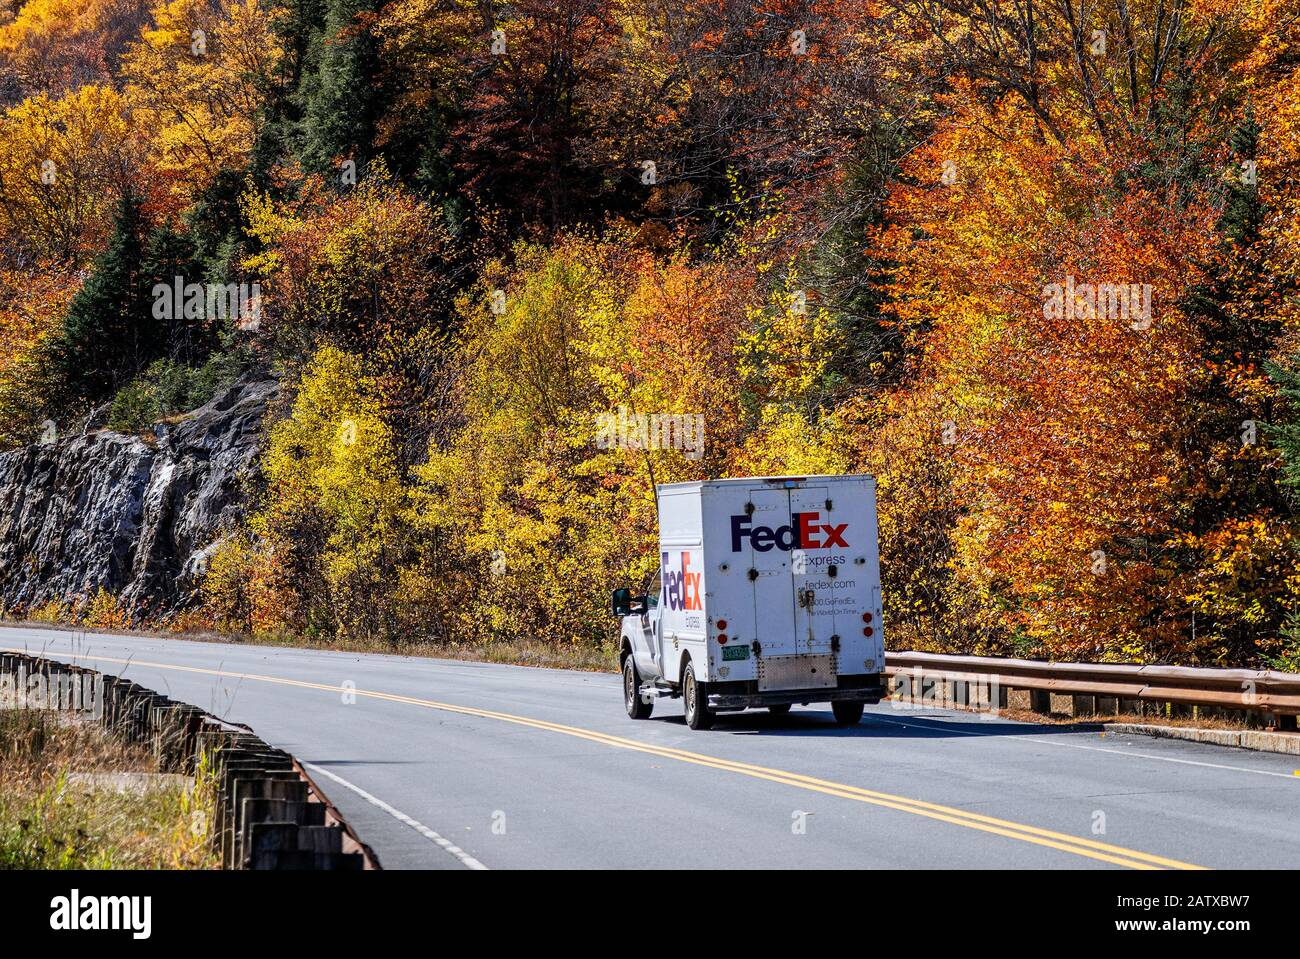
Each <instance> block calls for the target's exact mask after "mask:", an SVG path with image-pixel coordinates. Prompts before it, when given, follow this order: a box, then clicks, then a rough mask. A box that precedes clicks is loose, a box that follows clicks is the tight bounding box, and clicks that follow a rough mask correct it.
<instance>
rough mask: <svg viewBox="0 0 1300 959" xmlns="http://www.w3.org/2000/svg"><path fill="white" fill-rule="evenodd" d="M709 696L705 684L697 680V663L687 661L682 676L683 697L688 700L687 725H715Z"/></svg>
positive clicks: (705, 727)
mask: <svg viewBox="0 0 1300 959" xmlns="http://www.w3.org/2000/svg"><path fill="white" fill-rule="evenodd" d="M707 696H708V693H707V692H705V689H704V684H703V683H697V682H696V681H695V665H694V664H693V663H687V664H686V673H685V675H683V676H682V699H683V700H685V702H686V725H687V726H690V727H691V729H708V728H709V727H710V726H712V725H713V712H712V711H711V710H710V709H709V703H708V699H707V698H706V697H707Z"/></svg>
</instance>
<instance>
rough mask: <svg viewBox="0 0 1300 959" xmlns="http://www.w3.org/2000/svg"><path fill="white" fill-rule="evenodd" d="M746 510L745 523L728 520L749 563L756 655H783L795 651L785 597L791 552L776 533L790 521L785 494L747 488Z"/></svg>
mask: <svg viewBox="0 0 1300 959" xmlns="http://www.w3.org/2000/svg"><path fill="white" fill-rule="evenodd" d="M751 506H752V507H753V509H752V511H751V510H750V509H749V507H751ZM746 513H747V514H748V515H747V523H746V522H743V521H742V522H741V523H740V524H739V525H736V521H737V520H739V519H740V517H734V518H733V538H734V539H736V540H737V541H738V544H739V545H741V546H742V550H741V552H742V553H743V554H744V556H745V559H746V560H747V561H748V563H749V573H748V576H749V582H750V585H751V586H752V587H753V589H752V593H753V598H754V624H755V627H756V631H757V634H758V637H759V639H760V645H761V650H762V651H761V653H760V655H761V656H763V657H764V658H766V657H768V656H788V655H791V654H793V653H797V652H798V651H799V649H798V643H797V640H796V628H795V614H794V601H793V598H792V595H791V571H790V561H791V550H790V547H789V546H786V547H785V548H782V544H781V542H780V541H779V540H778V538H777V537H778V535H779V534H780V530H781V529H782V528H784V527H788V526H789V523H790V494H789V492H788V491H787V490H785V489H782V488H780V487H775V488H774V487H764V488H761V489H753V490H750V492H749V503H748V505H747V506H746Z"/></svg>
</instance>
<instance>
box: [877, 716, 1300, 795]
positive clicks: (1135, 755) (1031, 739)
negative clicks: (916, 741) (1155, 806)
mask: <svg viewBox="0 0 1300 959" xmlns="http://www.w3.org/2000/svg"><path fill="white" fill-rule="evenodd" d="M863 718H864V719H878V720H880V721H881V722H883V723H891V724H892V725H895V726H905V727H907V728H908V729H930V730H933V729H934V727H933V726H919V725H916V724H914V723H905V722H903V721H902V720H899V719H890V718H889V717H887V716H881V715H880V714H879V713H864V714H863ZM945 718H946V717H945ZM954 718H960V717H954ZM944 732H949V733H957V734H958V735H960V736H982V737H990V736H991V737H996V738H998V739H1016V740H1019V741H1020V742H1023V743H1035V744H1037V745H1042V746H1064V747H1066V748H1067V749H1086V750H1088V751H1089V752H1094V753H1113V754H1114V755H1116V756H1127V757H1128V758H1129V759H1151V760H1154V761H1156V762H1162V763H1178V764H1179V765H1181V766H1204V767H1205V768H1206V769H1226V770H1228V771H1229V772H1236V773H1255V774H1256V775H1259V776H1277V777H1278V778H1279V779H1289V780H1291V781H1292V782H1297V781H1300V779H1297V777H1296V775H1295V774H1294V773H1275V772H1272V771H1270V770H1267V769H1252V768H1250V767H1249V766H1228V765H1225V764H1223V763H1206V762H1201V761H1200V760H1196V759H1175V758H1174V757H1173V756H1152V755H1151V754H1150V753H1139V752H1126V751H1125V750H1123V749H1107V748H1105V747H1104V746H1085V745H1083V743H1063V742H1058V741H1056V740H1052V739H1044V738H1042V737H1043V735H1051V734H1047V733H1044V734H1042V735H1038V736H1016V735H1006V734H1004V733H974V732H971V731H970V730H969V729H945V730H944ZM1061 735H1065V731H1064V730H1063V731H1062V732H1061ZM1170 742H1186V740H1181V739H1173V740H1170ZM1192 745H1197V746H1206V745H1210V746H1213V745H1214V744H1213V743H1193V744H1192ZM1215 748H1217V749H1231V748H1232V747H1230V746H1217V747H1215ZM1267 755H1270V756H1272V755H1277V754H1276V753H1268V754H1267Z"/></svg>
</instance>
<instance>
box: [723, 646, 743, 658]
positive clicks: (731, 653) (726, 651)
mask: <svg viewBox="0 0 1300 959" xmlns="http://www.w3.org/2000/svg"><path fill="white" fill-rule="evenodd" d="M722 658H723V659H724V660H728V659H749V647H748V646H723V647H722Z"/></svg>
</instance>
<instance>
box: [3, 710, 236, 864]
mask: <svg viewBox="0 0 1300 959" xmlns="http://www.w3.org/2000/svg"><path fill="white" fill-rule="evenodd" d="M157 771H158V770H157V767H156V764H155V763H154V762H153V760H152V757H151V756H150V755H149V753H148V752H147V751H145V750H142V749H139V748H136V747H127V746H124V745H123V744H122V743H120V742H118V741H117V740H115V739H113V738H112V737H110V736H109V735H107V734H106V733H105V732H104V730H103V729H101V728H100V727H99V726H98V725H97V724H94V723H84V722H79V721H76V720H74V719H71V718H69V717H67V716H64V715H62V714H58V713H51V712H45V711H39V710H29V709H3V710H0V869H215V868H219V866H220V862H219V860H218V859H217V857H215V856H214V855H213V853H212V851H211V848H210V843H209V832H208V828H209V827H208V824H209V823H210V822H211V812H212V808H213V807H212V795H213V791H212V787H213V784H212V782H211V781H210V778H209V777H206V776H205V774H204V773H203V772H202V771H201V772H200V775H199V776H198V777H196V778H197V785H194V786H193V787H192V788H187V787H183V786H181V785H177V784H172V783H171V781H170V780H168V781H167V784H164V785H150V786H149V787H148V788H144V787H140V786H136V787H130V788H125V789H121V790H119V788H118V786H117V785H116V784H115V783H114V782H113V781H112V779H111V777H112V774H114V773H144V774H149V773H157ZM87 775H89V776H90V777H92V778H91V779H90V780H89V781H87V780H86V778H85V777H86V776H87Z"/></svg>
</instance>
